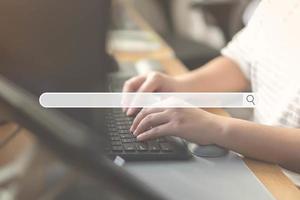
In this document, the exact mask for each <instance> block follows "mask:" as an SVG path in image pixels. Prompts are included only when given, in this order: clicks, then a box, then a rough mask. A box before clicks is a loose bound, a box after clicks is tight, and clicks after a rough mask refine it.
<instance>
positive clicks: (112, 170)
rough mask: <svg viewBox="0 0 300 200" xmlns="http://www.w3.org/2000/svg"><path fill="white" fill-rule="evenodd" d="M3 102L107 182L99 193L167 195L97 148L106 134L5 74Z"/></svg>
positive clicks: (152, 198)
mask: <svg viewBox="0 0 300 200" xmlns="http://www.w3.org/2000/svg"><path fill="white" fill-rule="evenodd" d="M0 102H1V103H3V104H4V105H5V106H6V107H7V108H8V109H9V111H10V114H12V115H13V117H14V120H16V122H18V123H19V124H21V125H22V126H24V127H25V128H27V129H29V130H31V131H32V133H33V134H34V135H35V136H36V137H37V138H38V139H39V140H40V142H42V143H43V144H44V145H46V146H47V147H48V149H49V150H51V151H53V152H55V153H56V155H58V156H60V157H61V158H62V159H63V160H64V161H65V162H67V163H68V164H71V165H73V166H76V167H78V168H79V169H81V170H82V172H83V173H85V174H87V175H89V176H91V177H94V178H96V179H97V180H98V181H99V182H100V183H103V184H104V185H105V187H104V188H99V194H101V190H103V192H105V191H107V190H108V191H111V194H112V195H111V197H107V196H106V197H105V198H106V199H107V198H109V199H128V200H129V199H130V200H134V199H136V200H140V199H148V200H156V199H164V198H163V197H161V196H160V195H158V194H157V193H156V192H154V191H152V190H151V189H150V188H149V187H146V186H145V184H143V183H142V182H140V181H138V180H136V179H135V178H134V177H132V176H131V175H129V174H128V173H126V172H125V171H124V170H122V168H120V167H117V166H116V165H115V164H113V163H112V162H111V161H109V160H108V159H107V158H106V157H105V156H104V152H101V151H99V148H95V147H96V145H101V146H104V144H105V139H104V138H102V140H99V139H98V140H94V138H93V137H91V135H93V134H88V133H89V132H92V131H91V130H90V129H89V128H88V127H86V126H85V125H83V124H81V123H80V122H78V121H76V120H73V119H71V118H69V117H67V116H66V115H64V114H63V113H61V112H59V111H57V110H47V109H44V108H42V107H41V106H40V105H39V103H38V99H37V98H35V97H34V96H32V95H31V94H30V93H28V92H27V91H25V90H23V89H22V88H20V87H18V86H17V85H15V84H13V83H12V82H10V81H8V80H7V79H5V78H4V77H2V76H0ZM95 141H97V142H95Z"/></svg>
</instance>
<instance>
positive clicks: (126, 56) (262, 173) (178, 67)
mask: <svg viewBox="0 0 300 200" xmlns="http://www.w3.org/2000/svg"><path fill="white" fill-rule="evenodd" d="M120 1H121V2H122V3H124V9H129V13H130V15H131V18H132V20H134V21H135V23H136V24H137V25H139V26H140V28H141V29H143V30H147V31H150V32H152V33H153V34H156V33H155V32H154V31H153V30H152V29H151V27H150V26H149V25H148V24H147V23H146V22H145V21H144V20H143V18H142V17H141V16H140V15H139V13H138V12H137V11H136V10H135V9H134V7H133V6H132V4H131V3H130V0H120ZM158 37H159V36H158ZM159 38H160V37H159ZM160 40H161V41H162V48H161V49H159V50H158V51H157V52H149V53H145V52H144V53H128V52H113V55H114V56H115V57H116V59H118V61H120V62H125V61H137V60H139V59H141V58H153V59H157V60H159V61H160V62H161V64H162V65H163V66H164V68H165V71H166V73H167V74H170V75H174V76H175V75H179V74H183V73H186V72H187V71H188V70H187V68H186V67H185V66H184V65H183V63H182V62H181V61H179V60H178V59H177V58H176V57H175V56H174V53H173V50H172V49H171V48H170V47H169V46H168V45H167V44H166V43H165V42H164V41H163V39H161V38H160ZM167 51H170V52H169V53H168V52H167ZM211 111H212V112H214V113H216V114H220V115H226V116H228V113H226V112H225V111H224V110H219V109H213V110H211ZM244 161H245V163H246V164H247V166H248V167H249V168H250V169H251V170H252V171H253V173H254V174H255V175H256V176H257V178H258V179H259V180H260V181H261V182H262V183H263V184H264V185H265V186H266V188H267V189H268V190H269V191H270V192H271V193H272V194H273V196H274V197H275V198H276V199H278V200H286V199H289V200H296V199H297V200H299V199H300V191H299V190H298V188H297V187H296V186H295V185H294V184H293V183H292V182H291V181H290V180H289V179H288V178H287V177H286V176H285V175H284V174H283V173H282V171H281V169H280V167H278V166H276V165H273V164H268V163H264V162H260V161H255V160H252V159H248V158H245V159H244Z"/></svg>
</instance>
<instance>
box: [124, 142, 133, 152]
mask: <svg viewBox="0 0 300 200" xmlns="http://www.w3.org/2000/svg"><path fill="white" fill-rule="evenodd" d="M123 147H124V150H125V151H135V144H132V143H129V144H124V145H123Z"/></svg>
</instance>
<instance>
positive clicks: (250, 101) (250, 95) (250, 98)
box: [246, 94, 255, 106]
mask: <svg viewBox="0 0 300 200" xmlns="http://www.w3.org/2000/svg"><path fill="white" fill-rule="evenodd" d="M246 100H247V102H248V103H252V104H253V105H254V106H255V102H254V96H253V95H252V94H249V95H247V97H246Z"/></svg>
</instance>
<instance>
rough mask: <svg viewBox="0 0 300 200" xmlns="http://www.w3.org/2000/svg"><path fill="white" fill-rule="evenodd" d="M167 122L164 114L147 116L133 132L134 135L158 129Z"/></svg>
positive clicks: (167, 118) (167, 119)
mask: <svg viewBox="0 0 300 200" xmlns="http://www.w3.org/2000/svg"><path fill="white" fill-rule="evenodd" d="M168 122H169V117H168V115H166V113H164V112H159V113H154V114H150V115H147V116H146V117H145V118H144V119H143V120H142V121H141V123H139V125H138V126H137V128H136V130H135V131H134V133H133V134H134V135H135V136H138V135H140V134H142V133H144V132H146V131H148V130H150V129H153V128H155V127H158V126H160V125H162V124H166V123H168Z"/></svg>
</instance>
